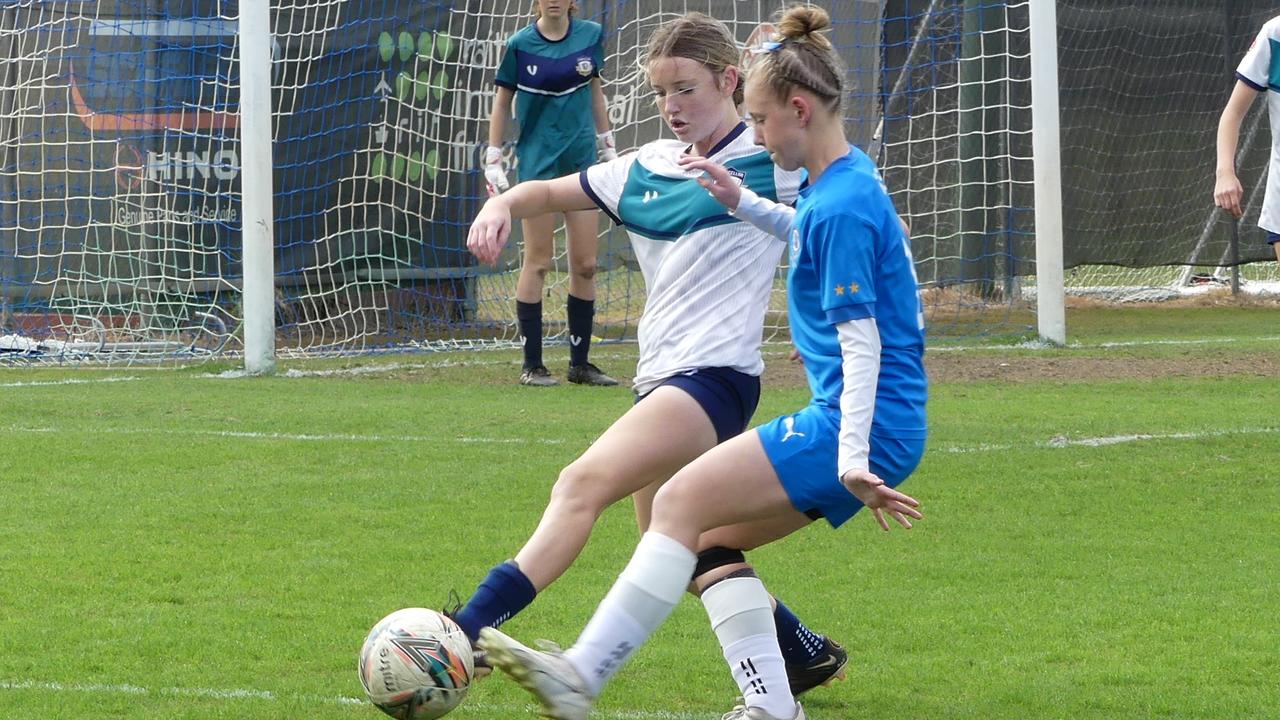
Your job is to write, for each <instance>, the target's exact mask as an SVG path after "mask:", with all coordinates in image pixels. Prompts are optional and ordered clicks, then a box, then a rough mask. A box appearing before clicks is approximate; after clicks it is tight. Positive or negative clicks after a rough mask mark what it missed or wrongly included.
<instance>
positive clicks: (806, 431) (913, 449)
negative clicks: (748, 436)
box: [756, 405, 925, 527]
mask: <svg viewBox="0 0 1280 720" xmlns="http://www.w3.org/2000/svg"><path fill="white" fill-rule="evenodd" d="M756 433H758V434H759V436H760V444H761V445H763V446H764V452H765V455H767V456H768V457H769V463H770V464H771V465H773V470H774V472H776V473H777V474H778V480H779V481H780V482H781V483H782V489H783V490H785V491H786V493H787V497H788V498H789V499H790V500H791V505H792V507H794V508H795V509H796V510H799V511H800V512H802V513H804V514H806V515H808V516H809V517H810V518H811V519H813V520H817V519H818V518H826V519H827V522H829V523H831V527H840V526H841V525H842V524H844V522H845V521H847V520H848V519H849V518H851V517H853V515H854V513H856V512H858V510H860V509H862V503H861V502H859V501H858V498H856V497H854V496H853V493H851V492H849V490H848V488H846V487H845V486H844V483H842V482H840V476H839V471H838V470H837V469H836V464H837V457H836V456H837V453H838V452H839V448H840V411H838V410H834V409H830V408H824V407H819V406H817V405H809V406H807V407H805V408H804V409H803V410H801V411H800V412H798V413H795V414H793V415H783V416H782V417H779V418H776V419H774V420H772V421H770V422H767V423H765V424H764V425H761V426H760V427H758V428H756ZM870 441H871V455H870V457H869V458H868V466H869V468H870V470H871V472H873V473H875V474H876V475H877V476H879V478H880V479H881V480H884V484H885V485H888V486H889V487H897V486H898V484H899V483H901V482H902V481H903V480H906V479H907V477H908V476H909V475H911V473H912V472H913V471H915V469H916V466H917V465H919V464H920V458H921V457H922V456H923V455H924V445H925V440H924V438H893V437H881V436H878V435H877V433H876V431H875V430H874V429H873V430H872V431H871V437H870Z"/></svg>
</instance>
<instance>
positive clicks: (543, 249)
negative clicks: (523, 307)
mask: <svg viewBox="0 0 1280 720" xmlns="http://www.w3.org/2000/svg"><path fill="white" fill-rule="evenodd" d="M520 222H521V228H522V231H523V233H524V262H523V263H522V264H521V265H520V278H519V279H518V280H517V281H516V299H517V300H519V301H520V302H525V303H536V302H539V301H540V300H541V299H542V288H543V285H544V283H545V282H546V277H547V273H548V272H550V271H551V259H552V258H551V255H552V251H553V250H554V247H555V246H554V243H553V242H552V236H553V234H554V233H555V229H556V218H555V216H554V215H549V214H548V215H539V216H537V217H531V218H526V219H524V220H522V221H520Z"/></svg>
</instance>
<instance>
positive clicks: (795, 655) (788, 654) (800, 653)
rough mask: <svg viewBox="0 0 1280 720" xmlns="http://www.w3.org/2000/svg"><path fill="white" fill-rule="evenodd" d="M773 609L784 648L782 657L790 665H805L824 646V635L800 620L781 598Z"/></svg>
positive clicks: (779, 637)
mask: <svg viewBox="0 0 1280 720" xmlns="http://www.w3.org/2000/svg"><path fill="white" fill-rule="evenodd" d="M775 600H776V601H777V603H778V607H776V608H775V609H774V611H773V622H774V624H776V625H777V626H778V645H779V646H780V647H781V648H782V659H783V660H785V661H786V663H787V664H788V665H805V664H807V663H811V662H813V660H814V658H816V657H818V653H819V652H821V650H822V646H823V645H824V644H825V643H826V640H825V639H823V637H822V636H821V635H819V634H817V633H815V632H814V631H812V630H810V629H809V628H807V627H805V625H804V623H802V622H800V618H798V617H796V616H795V614H794V613H792V612H791V610H790V609H788V608H787V606H786V605H783V604H782V601H781V600H777V599H776V598H775Z"/></svg>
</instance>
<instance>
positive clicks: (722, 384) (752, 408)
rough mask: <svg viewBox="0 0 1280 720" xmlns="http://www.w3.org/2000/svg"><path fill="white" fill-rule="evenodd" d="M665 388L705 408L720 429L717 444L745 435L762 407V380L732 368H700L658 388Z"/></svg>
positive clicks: (708, 415) (664, 382) (663, 383)
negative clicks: (676, 389) (757, 409)
mask: <svg viewBox="0 0 1280 720" xmlns="http://www.w3.org/2000/svg"><path fill="white" fill-rule="evenodd" d="M663 385H670V386H672V387H678V388H680V389H681V390H683V391H685V392H686V393H688V395H689V396H690V397H692V398H693V399H694V400H696V401H697V403H698V404H699V405H701V406H702V410H703V412H705V413H706V414H707V417H708V418H710V419H711V424H712V426H714V427H715V429H716V442H718V443H722V442H724V441H725V440H728V439H729V438H731V437H733V436H735V435H741V434H742V431H744V430H746V429H747V425H748V424H749V423H750V422H751V416H752V415H754V414H755V412H756V406H757V405H759V404H760V378H759V377H758V376H756V375H748V374H746V373H744V372H739V371H737V370H734V369H732V368H726V367H710V368H698V369H697V370H691V371H689V372H687V373H681V374H680V375H672V376H671V377H669V378H667V379H666V380H663V381H662V382H661V383H659V384H658V386H657V387H655V388H654V390H656V389H657V388H658V387H662V386H663ZM652 392H653V390H650V391H649V392H648V393H645V394H644V395H641V396H639V397H637V398H636V402H640V401H641V400H643V399H645V398H647V397H649V393H652Z"/></svg>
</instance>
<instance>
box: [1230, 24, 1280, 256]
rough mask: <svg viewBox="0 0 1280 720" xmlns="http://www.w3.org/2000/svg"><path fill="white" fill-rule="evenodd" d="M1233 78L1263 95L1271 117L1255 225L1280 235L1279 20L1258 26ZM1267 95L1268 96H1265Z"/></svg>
mask: <svg viewBox="0 0 1280 720" xmlns="http://www.w3.org/2000/svg"><path fill="white" fill-rule="evenodd" d="M1236 77H1238V78H1239V79H1241V80H1243V81H1244V82H1245V83H1247V84H1248V85H1249V86H1250V87H1252V88H1253V89H1254V90H1257V91H1258V92H1266V93H1267V113H1268V114H1269V115H1270V116H1271V163H1270V164H1269V165H1268V172H1267V193H1266V196H1265V197H1264V198H1263V200H1262V216H1261V217H1260V218H1258V225H1259V226H1261V227H1262V229H1263V230H1266V231H1268V232H1273V233H1280V17H1274V18H1272V19H1271V20H1269V21H1267V23H1266V24H1265V25H1263V26H1262V30H1261V31H1260V32H1259V33H1258V37H1257V39H1255V40H1254V41H1253V46H1252V47H1250V48H1249V52H1247V53H1245V56H1244V60H1241V61H1240V67H1239V68H1237V69H1236ZM1268 91H1270V92H1268Z"/></svg>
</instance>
